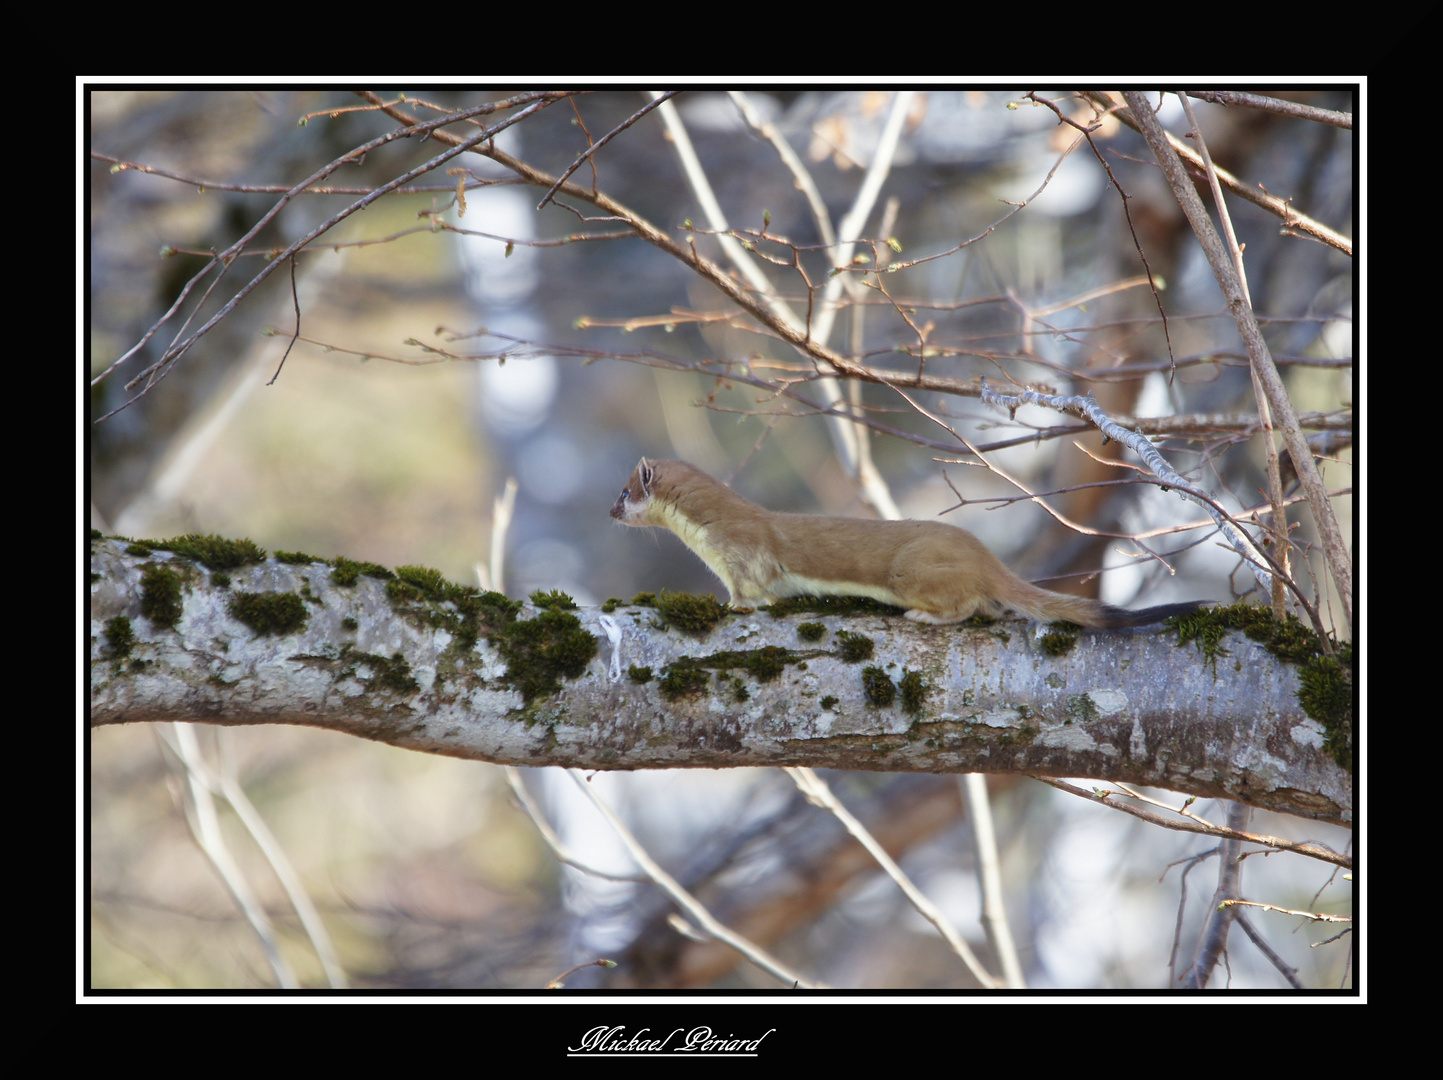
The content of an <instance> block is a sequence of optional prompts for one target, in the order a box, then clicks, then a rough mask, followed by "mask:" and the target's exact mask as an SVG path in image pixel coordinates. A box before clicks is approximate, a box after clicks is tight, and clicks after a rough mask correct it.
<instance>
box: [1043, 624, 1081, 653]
mask: <svg viewBox="0 0 1443 1080" xmlns="http://www.w3.org/2000/svg"><path fill="white" fill-rule="evenodd" d="M1064 625H1067V624H1065V623H1056V624H1054V625H1053V628H1052V629H1051V630H1048V631H1047V632H1046V633H1045V634H1042V635H1041V636H1040V637H1038V639H1037V647H1038V648H1039V649H1041V650H1042V651H1043V653H1045V654H1046V655H1047V656H1065V655H1066V654H1067V653H1069V652H1071V651H1072V649H1073V647H1074V646H1075V645H1076V644H1077V634H1076V633H1073V632H1069V631H1067V630H1061V629H1058V627H1060V626H1064Z"/></svg>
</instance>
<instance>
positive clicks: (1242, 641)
mask: <svg viewBox="0 0 1443 1080" xmlns="http://www.w3.org/2000/svg"><path fill="white" fill-rule="evenodd" d="M207 539H212V540H213V538H207ZM90 547H91V552H90V559H91V575H92V576H91V584H90V644H89V654H90V722H91V724H92V726H98V725H102V724H118V723H128V722H134V721H191V722H199V723H214V724H271V723H284V724H303V725H309V726H314V727H325V728H330V729H332V730H336V731H343V732H347V733H349V734H352V735H358V736H361V737H363V738H368V739H374V740H377V741H380V742H386V743H390V744H392V745H395V746H402V747H406V748H408V749H412V750H419V751H422V752H424V753H437V754H447V755H451V756H454V757H465V758H476V759H481V760H485V761H491V762H496V763H501V764H512V765H532V766H539V765H563V766H573V767H581V768H589V769H645V768H677V767H698V768H726V767H733V766H742V765H749V766H756V765H807V766H814V767H831V768H844V769H871V770H882V771H913V772H956V773H962V772H989V773H1025V774H1036V775H1043V776H1066V777H1073V776H1087V777H1095V778H1098V779H1103V780H1115V781H1121V782H1128V783H1134V784H1146V785H1151V786H1156V787H1163V788H1169V789H1172V790H1176V791H1182V792H1186V793H1188V794H1192V795H1198V796H1207V797H1218V798H1227V799H1234V800H1237V801H1240V802H1245V803H1249V804H1251V805H1255V806H1262V807H1266V808H1269V809H1273V810H1279V811H1283V812H1286V813H1293V814H1298V815H1302V816H1306V817H1311V818H1316V819H1319V820H1323V821H1329V822H1335V823H1348V822H1350V821H1351V818H1352V781H1351V777H1350V775H1349V774H1348V772H1347V771H1346V770H1345V769H1344V768H1342V767H1341V766H1340V765H1339V764H1338V763H1337V762H1336V761H1335V760H1334V759H1335V756H1339V757H1341V756H1343V755H1335V753H1334V752H1333V750H1332V749H1330V747H1329V746H1328V745H1327V743H1328V740H1329V738H1333V737H1334V736H1330V735H1329V734H1327V733H1326V732H1325V726H1324V724H1322V723H1319V722H1317V721H1315V720H1313V719H1311V718H1310V717H1309V716H1308V715H1307V714H1306V713H1305V711H1304V709H1303V707H1302V706H1301V705H1300V704H1299V698H1300V686H1304V685H1305V684H1306V683H1307V680H1306V679H1305V678H1304V677H1303V676H1302V675H1300V668H1299V665H1297V664H1295V663H1292V662H1287V661H1284V660H1281V659H1278V658H1277V657H1276V656H1274V655H1273V654H1271V653H1269V652H1268V651H1266V650H1265V649H1264V648H1263V647H1262V646H1261V645H1260V644H1258V643H1257V642H1255V641H1253V640H1250V639H1249V638H1248V637H1245V636H1244V635H1242V634H1240V633H1236V632H1227V633H1226V634H1225V635H1223V634H1220V633H1219V634H1213V635H1211V636H1210V637H1208V638H1207V640H1208V641H1209V649H1210V653H1211V659H1208V658H1206V657H1205V656H1204V655H1203V653H1202V652H1201V651H1200V650H1199V649H1197V648H1194V647H1193V646H1192V645H1186V646H1184V647H1178V640H1179V634H1178V632H1177V630H1175V629H1174V630H1165V629H1164V628H1161V627H1159V628H1156V629H1152V628H1149V629H1148V630H1146V631H1135V632H1108V633H1080V634H1077V635H1076V636H1075V637H1073V636H1071V635H1068V634H1059V633H1056V632H1050V633H1039V632H1035V631H1036V630H1037V628H1034V627H1030V626H1028V625H1027V624H1025V623H1022V622H1016V621H1004V622H998V623H995V624H992V625H990V626H984V627H972V626H967V625H962V626H957V627H932V626H921V625H918V624H915V623H912V622H909V621H907V620H904V619H901V618H898V617H895V615H891V614H882V613H878V612H862V613H856V612H853V613H851V614H842V613H832V612H829V611H826V610H824V611H822V612H821V613H819V614H812V615H781V616H778V615H776V614H773V613H771V612H769V611H758V612H754V613H751V614H747V615H738V614H723V615H722V617H721V619H720V621H718V622H716V623H715V624H714V625H713V626H712V627H711V629H709V630H708V629H707V628H706V626H707V624H708V621H709V620H708V619H707V618H706V616H707V611H706V610H705V607H706V605H704V604H689V603H687V602H685V601H683V602H681V603H677V602H676V598H667V597H662V598H660V600H659V601H658V603H659V604H660V605H661V606H660V607H658V606H655V605H654V604H653V605H647V604H645V603H642V604H636V603H633V604H623V605H619V606H612V610H610V611H608V610H605V609H604V608H603V609H594V608H593V609H576V610H568V604H569V601H568V600H567V599H566V598H565V597H563V596H561V595H560V594H549V595H542V594H539V593H538V594H533V603H532V604H529V605H526V606H525V607H522V606H521V605H519V604H517V603H515V602H508V601H506V600H505V598H503V597H498V596H497V595H496V594H494V593H492V594H481V593H479V591H478V590H474V589H462V588H459V587H457V586H454V585H449V584H448V583H445V582H444V581H443V580H442V579H441V578H440V576H439V575H434V572H433V571H432V572H428V571H421V570H418V569H417V568H401V570H399V571H397V575H396V576H391V577H390V578H389V580H386V579H383V578H382V577H381V576H379V575H386V574H387V573H388V572H387V571H385V570H383V569H382V568H379V567H373V568H369V570H370V571H371V572H373V573H374V574H375V575H378V576H366V573H365V572H362V573H360V574H356V573H352V572H348V571H350V570H353V569H354V567H355V566H356V564H351V563H345V562H344V561H334V560H333V561H332V562H331V563H326V562H322V561H319V560H315V561H311V560H310V559H309V558H308V557H306V556H301V555H289V554H284V553H282V554H281V556H280V557H279V558H269V559H266V558H263V557H262V555H263V553H260V552H258V551H256V550H255V549H253V548H252V549H250V550H249V551H245V550H244V549H242V552H243V554H242V556H238V558H240V560H241V562H240V565H234V561H235V560H231V562H232V565H229V566H227V567H225V568H223V569H219V568H217V567H216V566H215V564H214V563H212V564H211V565H210V566H207V565H206V563H204V562H202V561H200V559H202V558H205V559H211V558H215V557H216V556H213V555H212V554H209V553H207V552H205V551H202V552H200V554H198V555H196V556H195V557H188V556H187V555H177V554H176V553H174V552H173V551H165V550H156V549H155V548H154V546H146V545H136V546H132V545H130V544H128V542H126V541H123V540H115V539H109V540H102V539H92V541H91V545H90ZM237 547H239V545H237ZM284 560H288V561H284ZM222 561H224V560H223V559H222ZM338 562H339V565H337V563H338ZM431 575H434V577H433V576H431ZM257 597H259V598H261V599H256V598H257ZM663 613H664V614H663ZM684 625H685V626H690V627H691V629H689V630H683V629H680V628H679V627H681V626H684ZM819 627H820V629H818V628H819ZM868 653H870V655H868ZM889 688H890V689H892V690H893V693H891V694H890V695H889V694H888V693H887V690H888V689H889ZM1344 690H1345V691H1346V688H1344Z"/></svg>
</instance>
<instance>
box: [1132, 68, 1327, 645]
mask: <svg viewBox="0 0 1443 1080" xmlns="http://www.w3.org/2000/svg"><path fill="white" fill-rule="evenodd" d="M1123 97H1124V98H1125V99H1126V100H1127V103H1128V105H1129V106H1130V107H1131V110H1132V113H1133V116H1134V118H1135V120H1136V121H1137V124H1138V126H1139V128H1140V129H1141V131H1142V134H1143V137H1144V138H1145V139H1147V142H1148V145H1149V146H1150V147H1151V148H1152V151H1153V154H1154V156H1156V158H1157V160H1158V163H1159V164H1160V165H1161V166H1162V169H1163V173H1164V175H1165V176H1166V177H1167V181H1168V184H1169V185H1170V186H1171V187H1172V190H1173V194H1174V195H1175V196H1176V198H1177V200H1178V204H1179V205H1180V206H1181V207H1182V208H1183V213H1184V214H1186V215H1187V219H1188V223H1189V224H1190V225H1191V226H1192V230H1193V233H1194V235H1195V236H1197V238H1198V242H1199V243H1200V244H1201V245H1202V249H1203V252H1204V254H1206V256H1207V259H1208V262H1209V264H1210V265H1211V266H1212V269H1213V274H1214V276H1216V278H1217V280H1218V284H1219V285H1220V286H1221V288H1222V291H1223V296H1224V297H1225V298H1226V299H1227V301H1228V305H1229V307H1230V308H1231V310H1232V312H1233V317H1234V319H1235V320H1236V322H1237V326H1238V331H1239V333H1240V334H1241V335H1242V338H1243V342H1244V344H1245V345H1246V346H1247V350H1248V357H1249V359H1250V360H1251V361H1252V364H1253V366H1254V367H1255V368H1256V369H1257V371H1258V375H1259V377H1260V379H1261V380H1262V384H1263V389H1264V391H1265V392H1266V394H1267V399H1268V404H1269V405H1270V406H1271V408H1272V410H1273V414H1274V416H1275V417H1276V418H1277V420H1278V422H1279V423H1280V425H1281V427H1282V432H1283V439H1284V441H1285V442H1286V444H1287V446H1288V450H1289V452H1290V453H1291V454H1292V456H1293V464H1294V466H1295V467H1296V468H1297V470H1298V478H1299V479H1300V480H1301V481H1302V483H1303V490H1304V491H1305V492H1306V493H1307V495H1308V505H1309V508H1310V509H1311V510H1312V513H1313V520H1314V521H1315V522H1316V524H1317V526H1318V532H1319V533H1320V534H1321V536H1322V540H1323V550H1324V552H1325V554H1326V556H1327V560H1328V568H1329V570H1330V572H1331V573H1332V577H1333V582H1334V584H1335V585H1336V587H1337V590H1338V594H1339V597H1340V599H1341V601H1342V604H1343V612H1344V616H1345V617H1346V618H1347V620H1348V623H1349V624H1350V625H1351V624H1352V621H1353V560H1352V557H1351V556H1350V555H1349V553H1348V548H1347V542H1346V540H1345V538H1344V537H1343V534H1342V530H1341V529H1340V528H1339V527H1338V520H1337V517H1336V515H1335V514H1334V513H1333V507H1332V503H1331V502H1330V501H1329V500H1328V496H1327V489H1326V488H1324V487H1323V481H1322V478H1321V477H1319V476H1318V470H1317V466H1316V465H1314V464H1313V457H1312V454H1311V453H1310V452H1309V450H1308V446H1307V442H1306V441H1305V440H1304V438H1303V434H1302V429H1301V426H1300V425H1299V423H1298V418H1297V413H1296V411H1295V410H1294V408H1293V403H1292V400H1291V399H1290V398H1289V397H1288V392H1287V388H1286V387H1285V386H1284V385H1283V382H1282V380H1281V379H1280V378H1279V376H1278V370H1277V367H1276V366H1275V365H1274V364H1273V361H1272V355H1271V352H1270V351H1269V349H1268V344H1267V342H1266V341H1265V340H1264V339H1263V335H1262V331H1261V330H1260V329H1259V328H1258V323H1257V319H1256V318H1255V317H1254V315H1253V310H1252V305H1251V304H1249V303H1248V302H1247V298H1246V295H1245V293H1244V290H1243V286H1242V282H1240V281H1238V280H1237V276H1236V275H1235V274H1234V272H1233V268H1232V260H1231V258H1230V257H1229V256H1228V253H1227V251H1226V249H1225V248H1224V247H1223V245H1222V241H1221V240H1220V239H1219V238H1218V235H1217V232H1216V231H1215V230H1214V229H1213V226H1212V222H1211V221H1210V220H1208V216H1207V211H1206V210H1205V209H1204V208H1203V205H1202V200H1200V199H1199V198H1198V196H1197V191H1196V190H1195V189H1194V187H1193V185H1192V181H1191V180H1190V179H1189V178H1188V176H1187V175H1186V174H1185V173H1184V171H1183V168H1182V163H1181V162H1180V161H1179V159H1178V155H1177V152H1176V151H1175V150H1174V149H1173V147H1172V144H1171V142H1169V141H1168V138H1167V133H1166V132H1165V131H1163V128H1162V125H1161V124H1160V123H1159V122H1158V119H1157V116H1156V115H1154V113H1153V112H1152V108H1151V106H1150V105H1149V104H1148V102H1147V99H1146V97H1144V96H1143V95H1142V94H1141V93H1139V92H1137V91H1135V90H1129V91H1126V92H1125V93H1124V95H1123Z"/></svg>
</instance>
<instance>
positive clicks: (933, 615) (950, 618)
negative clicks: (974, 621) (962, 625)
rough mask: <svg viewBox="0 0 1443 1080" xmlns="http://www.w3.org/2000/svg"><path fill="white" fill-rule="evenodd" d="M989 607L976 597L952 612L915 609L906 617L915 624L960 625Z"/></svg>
mask: <svg viewBox="0 0 1443 1080" xmlns="http://www.w3.org/2000/svg"><path fill="white" fill-rule="evenodd" d="M989 606H990V605H988V604H987V603H986V602H985V601H983V600H981V599H978V598H975V597H974V598H971V599H968V600H966V601H964V602H963V603H962V604H960V605H958V606H957V607H956V608H954V609H953V610H951V611H926V610H924V609H922V608H913V609H912V610H911V611H909V612H907V613H906V616H905V617H906V618H908V619H911V620H912V621H913V622H919V623H927V624H928V625H930V626H946V625H947V624H949V623H959V622H961V621H962V620H963V619H970V618H972V616H973V615H976V614H977V612H978V611H979V610H981V609H983V608H986V607H989Z"/></svg>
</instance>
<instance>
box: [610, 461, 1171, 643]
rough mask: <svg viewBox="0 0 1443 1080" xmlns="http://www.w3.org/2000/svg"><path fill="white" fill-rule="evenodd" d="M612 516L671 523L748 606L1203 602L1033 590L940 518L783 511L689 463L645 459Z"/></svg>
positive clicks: (1110, 611)
mask: <svg viewBox="0 0 1443 1080" xmlns="http://www.w3.org/2000/svg"><path fill="white" fill-rule="evenodd" d="M611 516H612V517H613V518H615V519H616V520H617V521H620V522H622V523H623V524H625V525H636V526H646V525H654V526H658V527H660V528H665V529H670V530H671V531H672V532H674V533H676V534H677V536H679V537H680V538H681V540H682V541H683V542H684V543H685V544H686V545H687V547H689V548H691V549H692V551H694V552H696V554H697V555H698V556H700V557H701V560H702V561H703V562H705V563H706V564H707V566H708V567H710V568H711V570H712V571H713V572H714V573H715V574H716V575H717V577H719V578H721V579H722V583H723V584H724V585H726V587H727V589H728V590H729V591H730V593H731V602H732V603H733V604H734V605H735V604H744V605H745V606H746V607H748V608H750V607H755V606H757V605H759V604H770V603H773V602H775V601H777V600H781V599H784V598H786V597H789V596H806V595H813V596H828V595H834V596H870V597H872V598H873V599H875V600H881V601H882V602H884V603H888V604H895V605H896V606H898V607H903V608H906V609H907V618H909V619H915V620H917V621H918V622H925V623H953V622H960V621H961V620H962V619H966V618H968V617H970V616H972V615H976V614H979V613H980V614H984V615H993V616H996V615H1001V614H1002V612H1003V611H1005V610H1007V609H1009V608H1010V609H1011V610H1013V611H1016V612H1018V613H1019V614H1021V615H1025V616H1027V617H1028V618H1031V619H1039V620H1043V621H1048V622H1057V621H1066V622H1073V623H1077V624H1078V625H1080V626H1092V627H1104V628H1114V627H1124V626H1147V625H1149V624H1151V623H1155V622H1161V621H1162V620H1163V619H1166V618H1168V617H1169V616H1173V615H1184V614H1186V613H1188V612H1190V611H1194V610H1196V609H1197V608H1198V607H1199V603H1198V602H1196V601H1194V602H1189V603H1184V604H1164V605H1162V606H1160V607H1152V608H1144V609H1142V610H1140V611H1127V610H1125V609H1123V608H1117V607H1113V606H1112V605H1110V604H1104V603H1101V602H1100V601H1097V600H1089V599H1087V598H1085V597H1081V596H1065V595H1063V594H1061V593H1055V592H1048V591H1047V590H1046V589H1039V588H1038V587H1037V586H1036V585H1033V584H1031V583H1030V582H1027V581H1023V580H1022V579H1021V578H1019V577H1018V576H1017V575H1016V574H1014V573H1012V571H1010V570H1008V569H1007V567H1005V566H1003V565H1002V563H1001V562H999V561H998V559H997V557H996V556H995V555H993V554H992V552H990V551H988V550H987V548H986V547H984V546H983V544H982V542H981V541H980V540H978V539H977V537H975V536H973V535H972V534H971V533H969V532H967V531H966V530H965V529H959V528H956V527H954V526H952V525H946V524H943V523H942V522H940V521H877V520H866V519H862V518H838V517H821V516H818V515H813V514H782V513H776V512H774V511H771V510H767V509H765V508H763V507H761V506H758V505H757V504H756V503H754V502H751V501H750V500H748V499H744V498H742V496H740V495H738V494H737V493H736V492H734V491H732V490H731V489H730V488H728V487H726V486H725V485H723V484H721V483H719V482H718V481H716V480H714V479H712V478H711V477H710V476H708V475H707V474H706V473H704V472H702V471H701V470H700V469H698V468H696V467H695V466H693V465H688V464H687V463H686V462H685V461H648V460H647V459H646V458H642V459H641V462H640V464H638V465H637V467H636V470H635V471H634V472H633V473H632V474H631V479H629V480H628V481H627V483H626V487H625V488H623V489H622V492H621V495H620V496H619V497H618V498H617V500H616V504H615V505H614V506H613V507H612V508H611Z"/></svg>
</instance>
